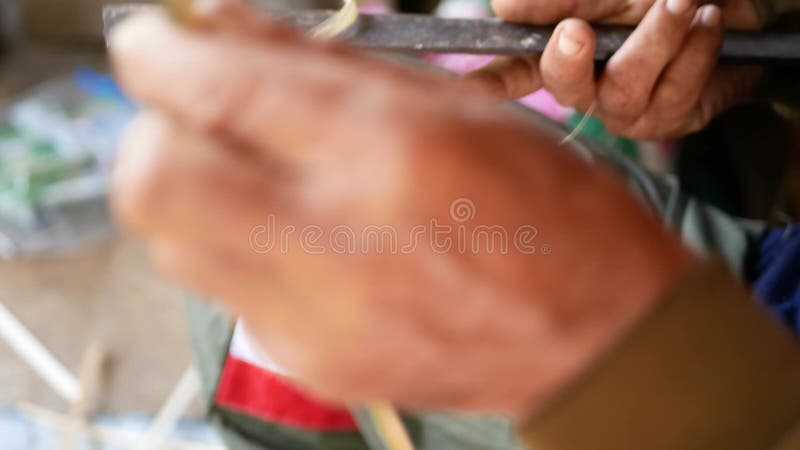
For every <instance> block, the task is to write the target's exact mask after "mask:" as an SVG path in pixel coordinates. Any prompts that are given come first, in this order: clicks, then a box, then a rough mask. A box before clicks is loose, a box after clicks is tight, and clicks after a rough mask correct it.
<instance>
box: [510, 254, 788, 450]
mask: <svg viewBox="0 0 800 450" xmlns="http://www.w3.org/2000/svg"><path fill="white" fill-rule="evenodd" d="M799 376H800V348H799V347H798V345H797V343H796V342H795V341H794V340H793V339H792V338H791V336H789V335H788V333H786V332H785V331H784V330H782V329H781V328H780V327H779V326H778V325H777V324H776V323H774V322H773V321H772V319H771V318H769V317H768V316H767V315H766V314H765V313H764V312H763V311H761V310H760V309H759V308H758V306H757V305H756V303H755V302H753V301H752V300H751V299H750V298H749V295H748V293H747V291H746V290H745V289H744V288H743V287H742V286H741V285H740V284H739V283H738V282H737V281H735V280H734V279H733V277H732V276H731V275H729V274H728V272H727V270H726V269H725V267H724V265H723V264H722V263H721V262H717V261H712V262H706V263H705V264H702V265H700V266H698V267H696V268H694V269H692V270H691V271H690V272H689V273H688V274H687V275H686V276H685V277H684V278H683V280H682V281H681V282H680V283H679V284H678V285H677V286H676V288H675V289H673V290H672V292H670V293H668V294H666V295H665V297H664V300H663V301H662V302H660V304H659V306H658V307H656V308H654V309H653V310H652V311H651V312H650V313H649V314H648V315H647V316H646V318H644V319H643V320H642V321H641V322H640V323H639V324H637V326H636V327H635V328H634V329H633V330H632V331H631V332H630V333H628V334H627V335H626V337H625V339H623V340H621V341H620V342H619V343H618V344H617V345H615V346H614V348H613V349H612V350H610V351H609V352H607V353H606V354H604V355H603V357H602V358H600V359H599V360H598V361H597V362H596V363H595V364H594V365H593V366H592V367H591V369H589V370H587V371H586V372H585V373H583V374H582V375H581V376H580V377H579V379H578V380H577V381H576V382H574V383H572V384H571V385H570V386H569V388H567V389H565V390H564V391H563V392H562V393H560V395H559V396H558V397H557V398H556V399H555V400H554V401H552V402H550V404H549V405H548V406H547V408H546V409H544V410H542V411H539V412H537V413H535V414H534V415H531V416H530V417H529V418H528V419H526V420H525V421H523V423H522V426H521V430H522V435H523V437H524V438H525V439H526V440H527V441H528V442H529V444H531V446H532V448H546V449H548V450H573V449H583V448H593V449H596V450H607V449H608V450H612V449H613V450H634V449H641V448H647V449H650V450H668V449H670V450H671V449H676V448H681V449H723V448H724V449H729V450H733V449H736V450H738V449H755V448H764V449H767V448H771V447H770V445H773V444H774V443H776V442H779V441H780V440H781V437H782V436H784V435H785V434H787V433H789V432H790V430H791V428H792V426H793V425H794V423H795V421H796V420H797V418H798V417H800V392H798V390H797V389H796V379H797V377H799ZM576 430H578V431H577V432H576Z"/></svg>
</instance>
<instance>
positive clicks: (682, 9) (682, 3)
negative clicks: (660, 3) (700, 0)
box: [667, 0, 694, 16]
mask: <svg viewBox="0 0 800 450" xmlns="http://www.w3.org/2000/svg"><path fill="white" fill-rule="evenodd" d="M693 2H694V0H667V11H669V12H671V13H672V14H674V15H676V16H681V15H683V14H686V12H687V11H689V8H691V7H692V3H693Z"/></svg>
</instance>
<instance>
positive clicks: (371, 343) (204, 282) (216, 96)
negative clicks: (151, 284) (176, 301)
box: [111, 14, 694, 414]
mask: <svg viewBox="0 0 800 450" xmlns="http://www.w3.org/2000/svg"><path fill="white" fill-rule="evenodd" d="M242 20H245V19H242ZM251 25H252V24H251ZM251 28H252V29H251V30H250V31H247V32H243V31H241V30H239V31H235V32H232V31H220V30H217V31H214V30H204V31H189V30H185V29H182V28H179V27H176V26H175V25H173V24H172V23H170V21H169V20H167V19H166V18H165V17H162V16H159V15H150V14H147V15H142V16H140V17H136V18H134V19H131V20H130V21H129V22H127V23H125V24H123V25H122V26H121V28H119V29H118V31H117V32H116V33H115V35H114V36H113V39H112V44H111V53H112V58H113V61H114V64H115V68H116V71H117V74H118V78H119V80H120V82H121V83H122V85H123V86H124V88H125V89H126V90H127V91H128V92H129V93H131V94H132V95H133V96H135V97H136V98H138V99H139V100H141V101H142V102H143V103H144V104H146V105H148V106H149V107H150V108H151V112H149V113H146V114H145V115H144V116H143V117H142V118H140V119H139V120H138V121H137V123H136V125H135V126H133V127H132V129H131V131H130V133H129V134H128V136H127V138H126V140H125V142H124V145H123V146H122V149H121V153H120V155H119V161H118V167H117V170H116V173H115V179H114V189H113V206H114V210H115V211H116V213H117V215H118V217H119V218H120V220H121V222H122V223H123V224H124V225H125V226H127V227H128V228H129V229H130V230H132V231H134V232H136V233H137V234H139V235H140V236H141V237H143V238H144V239H145V240H146V241H147V243H148V245H149V247H150V248H151V249H152V253H153V255H154V258H155V261H156V263H157V265H158V266H159V267H160V268H161V269H162V270H163V271H164V272H166V273H167V274H170V275H171V276H173V277H174V278H176V279H178V280H180V281H182V282H183V283H185V285H186V286H188V287H190V288H193V289H196V290H198V291H200V292H203V293H205V294H207V295H210V296H213V297H215V298H217V299H219V300H220V301H222V302H224V303H225V304H227V305H228V306H230V307H231V308H232V309H234V310H235V311H237V312H239V313H241V314H242V315H243V316H244V317H245V318H246V320H247V321H248V322H249V326H250V330H251V331H252V332H253V333H254V335H255V337H256V338H257V340H258V341H259V343H260V344H261V345H262V346H263V348H264V349H265V350H266V352H267V353H268V354H269V355H270V356H271V357H272V358H273V359H275V360H276V361H277V362H278V363H279V364H280V365H282V366H283V367H285V368H286V369H288V370H289V371H290V372H291V373H292V374H294V375H295V376H297V378H298V380H299V381H300V382H302V383H305V384H306V385H307V386H308V387H310V388H311V389H313V390H315V391H316V392H318V393H320V394H322V395H324V396H327V397H330V398H333V399H337V400H342V401H347V402H361V401H367V400H374V399H386V400H390V401H393V402H395V403H397V404H399V405H401V406H405V407H409V408H437V409H442V408H444V409H451V408H459V409H473V410H484V411H485V410H492V411H502V412H507V413H509V414H515V413H520V412H522V411H523V410H525V409H527V408H536V407H538V406H540V405H541V403H542V402H544V401H545V400H546V399H547V398H548V397H550V396H552V395H553V394H554V393H555V392H556V391H557V390H558V389H559V388H560V387H561V386H562V385H563V383H565V382H566V381H567V380H569V379H571V378H572V377H574V376H575V375H576V374H577V373H579V372H580V371H581V370H582V369H583V368H584V367H585V366H586V365H587V364H589V363H590V362H591V361H593V360H594V359H595V358H596V357H597V356H598V354H599V353H601V352H602V351H603V350H604V349H605V348H607V347H608V346H609V345H610V344H611V343H612V342H613V341H614V340H615V339H617V338H618V337H619V336H620V334H621V333H623V332H624V330H625V329H626V328H627V327H628V326H629V325H630V324H631V323H632V322H633V321H634V320H635V319H636V318H637V317H639V316H641V315H642V314H643V313H644V312H645V311H646V310H648V309H649V308H650V307H651V306H652V304H653V302H654V301H655V300H656V299H657V298H658V297H659V295H661V294H662V293H663V292H664V291H665V290H666V289H667V288H668V287H669V286H670V284H671V283H672V282H673V281H674V280H675V279H676V278H677V277H679V276H680V274H681V273H682V272H683V271H684V270H685V269H686V268H687V267H688V266H690V265H691V264H693V261H694V260H693V256H691V255H690V254H689V253H688V252H687V251H686V250H684V249H683V247H682V246H681V245H680V243H679V242H678V240H677V239H676V238H675V237H674V236H672V235H671V234H669V233H668V232H666V231H665V230H663V229H662V227H661V225H660V224H659V222H658V221H657V220H656V219H654V218H653V217H651V216H650V215H649V214H648V213H646V212H645V211H644V210H643V209H642V208H641V207H640V205H639V204H638V202H637V201H636V200H635V199H634V198H632V196H631V195H630V194H629V193H628V192H627V191H626V189H625V188H624V187H623V185H622V184H621V183H619V182H618V181H617V180H616V179H615V178H614V177H613V176H612V175H610V174H609V173H607V172H605V171H603V170H601V169H599V168H596V167H591V166H589V165H588V164H587V163H585V162H584V161H582V160H580V159H579V158H577V157H574V156H573V155H571V154H570V153H569V152H566V151H564V150H563V149H561V148H559V147H558V146H557V144H556V143H555V142H554V140H553V138H552V137H550V136H548V135H546V134H544V133H542V132H540V131H537V130H536V129H534V127H532V126H531V125H530V124H529V123H528V122H527V121H525V120H524V119H522V118H521V117H520V116H517V115H516V113H514V112H512V111H510V110H507V109H506V108H505V107H504V106H503V105H502V103H501V102H498V101H496V99H494V98H491V97H488V96H483V95H477V94H472V93H469V92H464V91H462V90H459V89H457V88H455V87H454V86H452V83H450V82H449V81H448V80H447V79H444V78H439V77H438V75H429V74H420V73H417V72H412V71H410V70H406V69H404V68H400V67H396V66H394V65H391V64H388V63H386V62H382V61H376V60H372V59H369V58H365V57H362V56H360V55H358V54H357V53H355V52H351V51H350V50H348V49H346V48H343V47H340V46H338V45H335V44H324V45H323V44H318V43H312V42H310V41H308V40H306V39H305V38H303V37H300V36H297V35H295V34H293V33H290V32H287V31H285V30H282V29H277V28H274V27H273V26H271V25H268V24H263V23H262V24H261V25H257V26H256V25H253V26H251ZM458 199H469V201H466V200H461V201H458ZM454 202H455V203H454ZM462 208H466V210H462ZM451 209H452V211H451ZM473 214H474V217H472V215H473ZM376 226H377V227H380V229H379V231H376V232H372V231H368V230H375V227H376ZM482 226H485V227H484V228H481V227H482ZM490 226H491V228H488V227H490ZM533 227H535V228H533ZM448 230H449V231H448ZM460 230H463V231H460ZM462 233H463V235H462ZM490 234H491V237H489V235H490ZM476 236H477V237H476ZM487 237H489V240H491V241H492V242H493V243H494V244H495V245H496V247H495V248H494V249H493V250H492V249H489V248H488V247H487V246H488V245H489V240H487ZM473 238H474V239H473ZM448 242H449V244H448ZM503 242H506V244H505V245H506V249H507V250H506V251H505V252H504V251H502V249H503ZM545 244H547V245H549V246H551V247H550V249H551V251H550V252H549V254H546V253H548V252H546V251H544V247H543V245H545ZM381 245H384V247H381ZM531 251H532V252H533V253H531ZM633 273H635V274H636V275H635V276H633V275H632V274H633Z"/></svg>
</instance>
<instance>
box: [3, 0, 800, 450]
mask: <svg viewBox="0 0 800 450" xmlns="http://www.w3.org/2000/svg"><path fill="white" fill-rule="evenodd" d="M109 3H122V2H119V1H117V0H0V338H2V339H0V450H18V449H19V450H29V449H52V448H106V447H89V445H88V443H86V442H83V441H81V440H80V439H77V440H73V439H71V438H70V437H69V436H70V427H74V425H75V423H79V422H80V420H82V418H83V417H87V416H91V417H92V418H93V421H94V420H96V421H97V422H96V423H100V424H107V425H109V426H112V427H113V428H114V429H115V430H120V429H122V430H132V431H142V430H147V429H148V428H150V427H152V426H153V422H152V418H153V417H154V416H156V415H157V414H158V413H159V411H161V412H162V413H163V409H162V407H163V405H164V404H165V402H166V403H169V402H167V400H168V399H169V398H170V395H171V394H174V395H172V398H173V400H175V398H176V396H177V402H178V403H179V404H180V403H183V404H188V410H187V414H186V415H185V417H184V419H183V420H181V421H180V422H179V424H178V425H177V428H175V431H174V432H173V436H174V437H175V438H176V439H184V440H186V441H187V442H196V443H202V444H204V445H207V446H206V447H181V448H198V449H199V448H219V441H218V440H217V438H216V437H215V436H214V433H213V432H212V431H211V430H210V429H209V428H208V427H207V426H206V425H205V424H204V423H203V422H202V408H201V407H200V405H199V404H198V403H197V400H191V402H189V401H188V400H187V399H192V398H193V397H192V396H191V395H189V396H186V395H183V394H182V392H183V393H184V394H185V393H186V392H191V391H193V390H196V386H195V384H196V382H195V381H196V380H195V381H193V380H192V377H188V378H187V376H186V374H187V373H188V372H187V368H189V367H190V365H191V350H190V343H189V338H188V333H187V326H186V319H185V317H184V313H185V311H184V293H182V292H181V290H180V289H179V288H177V287H176V286H173V285H172V284H170V283H169V282H167V281H165V280H163V279H162V278H160V277H159V276H158V275H157V274H156V273H154V271H153V270H152V269H151V267H150V266H149V264H148V263H147V261H146V254H145V252H144V251H143V249H142V248H141V247H140V246H139V245H137V244H136V243H135V242H133V241H131V240H129V239H127V238H125V237H123V236H121V235H120V234H119V233H118V232H117V230H116V229H115V227H114V224H113V222H112V221H111V219H110V217H109V214H108V210H107V207H106V191H107V181H108V176H109V170H110V168H111V166H112V164H113V159H114V151H115V148H116V145H117V142H118V140H119V138H120V134H121V133H122V131H123V129H124V127H125V124H126V123H127V122H128V121H129V120H130V119H131V118H132V117H133V115H134V114H135V113H136V111H137V106H136V105H135V104H134V103H133V102H131V101H130V100H129V99H127V98H126V97H125V96H124V94H123V93H122V92H120V91H119V89H118V88H117V86H116V84H115V83H114V81H113V79H112V78H111V77H110V76H109V67H108V65H107V61H106V56H105V44H104V40H103V36H102V30H103V26H102V20H101V17H102V15H101V10H102V6H103V5H104V4H109ZM262 3H265V4H267V6H269V7H296V8H297V7H333V6H335V5H336V4H337V2H336V1H333V0H331V1H324V0H262ZM362 6H363V7H364V8H366V9H371V10H372V11H373V12H380V11H386V10H389V9H392V8H394V9H398V10H402V11H407V12H431V11H434V10H435V11H436V12H437V13H438V14H442V15H451V16H467V17H480V16H487V15H490V14H491V12H490V9H489V6H488V1H487V0H449V1H445V2H437V1H434V0H397V1H396V2H393V3H389V2H388V1H387V2H382V1H376V2H371V3H365V4H363V5H362ZM489 59H490V58H486V57H469V56H464V55H438V56H435V57H429V58H427V60H428V61H429V62H431V63H435V64H438V65H441V66H443V67H445V68H447V69H450V70H453V71H456V72H463V71H467V70H471V69H474V68H476V67H479V66H480V65H482V64H485V63H486V62H487V61H488V60H489ZM522 101H523V103H525V104H526V105H528V106H530V107H533V108H535V109H537V110H539V111H541V112H542V113H544V114H546V115H548V116H550V117H551V118H553V119H554V120H557V121H561V122H564V123H566V124H568V125H570V124H571V125H574V124H576V123H577V122H578V121H580V119H581V115H580V114H578V113H575V112H574V111H571V110H567V109H564V108H561V107H560V106H559V105H558V104H557V103H555V101H554V100H553V99H552V97H550V96H549V95H548V94H547V93H546V92H539V93H537V94H534V95H533V96H530V97H528V98H526V99H523V100H522ZM763 108H765V107H764V106H753V107H745V108H739V109H737V110H736V111H733V112H731V113H729V114H726V115H724V116H723V117H721V118H720V119H718V120H717V121H715V122H714V124H712V126H711V127H710V128H709V130H706V131H704V132H703V133H699V134H697V135H695V136H692V137H690V138H689V139H687V140H686V141H685V142H684V143H682V144H678V143H661V142H660V143H653V142H632V141H628V140H624V139H619V138H617V137H614V136H611V135H609V134H608V133H607V132H606V131H605V129H604V127H603V125H602V123H599V122H598V121H596V120H592V121H590V123H589V125H588V126H587V127H586V129H585V131H584V135H585V136H587V137H588V138H590V139H594V140H596V141H597V142H599V143H600V144H601V145H607V146H610V147H613V148H615V149H617V150H618V151H620V152H622V153H624V154H625V155H627V156H629V157H630V158H632V159H634V160H636V161H639V162H640V163H641V164H643V165H645V166H647V167H649V168H650V169H652V170H655V171H660V172H674V173H676V174H678V175H679V176H680V178H681V179H682V181H683V182H684V184H685V186H686V187H687V189H688V190H690V192H692V193H694V194H695V195H698V196H700V197H701V198H704V199H706V200H708V201H710V202H712V203H714V204H717V205H718V206H720V207H721V208H723V209H725V210H727V211H728V212H730V213H733V214H737V215H740V216H747V217H754V218H759V219H768V220H771V221H773V222H776V223H780V222H781V221H784V220H791V217H792V216H793V215H794V213H795V212H796V211H797V210H798V209H800V207H798V205H800V201H798V199H797V198H796V196H792V195H791V193H793V192H794V193H796V192H800V190H798V189H797V186H798V185H800V182H798V180H800V176H798V174H800V163H798V161H797V160H798V158H797V157H796V155H797V154H798V152H795V153H794V155H795V156H792V153H791V152H790V151H788V150H787V151H786V152H783V151H772V152H767V151H764V152H754V151H753V148H757V149H767V148H771V149H781V148H787V149H788V148H791V146H790V145H786V142H787V141H794V142H796V141H797V140H798V139H797V134H796V131H792V130H791V129H789V128H788V127H787V126H786V125H785V124H784V122H782V121H781V120H779V118H778V117H777V116H776V115H775V114H774V113H772V112H771V111H769V112H767V113H765V112H764V110H763ZM766 108H768V107H766ZM754 120H757V121H759V122H760V129H763V130H764V133H763V135H761V136H750V135H749V133H743V132H742V131H741V130H742V127H740V126H737V124H741V123H749V124H750V126H749V127H744V129H747V130H750V129H753V121H754ZM753 168H757V169H758V170H753ZM792 173H794V176H787V174H788V175H791V174H792ZM787 218H788V219H787ZM181 382H182V383H181ZM81 384H85V385H87V386H88V388H89V389H88V390H85V391H86V392H91V393H92V395H91V398H88V399H86V398H85V399H80V398H75V392H76V390H78V389H79V388H80V385H81ZM187 386H188V388H187ZM176 387H177V390H176ZM182 388H185V389H183V390H182ZM182 396H183V397H185V398H183V399H181V398H180V397H182ZM181 400H183V401H182V402H181ZM187 402H188V403H187ZM182 406H186V405H182ZM162 418H163V417H162ZM168 418H169V417H167V419H168ZM73 441H74V442H73ZM73 444H74V446H73ZM108 448H111V447H108ZM115 448H116V447H115Z"/></svg>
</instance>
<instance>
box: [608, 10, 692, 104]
mask: <svg viewBox="0 0 800 450" xmlns="http://www.w3.org/2000/svg"><path fill="white" fill-rule="evenodd" d="M695 10H696V8H695V6H694V3H693V0H658V2H657V3H656V4H654V5H653V7H652V8H651V9H650V11H648V13H647V15H646V16H645V17H644V19H643V20H642V22H641V24H639V26H638V27H637V28H636V30H635V31H634V32H633V33H632V34H631V36H630V37H629V38H628V40H627V41H626V42H625V43H624V44H623V45H622V47H621V48H620V49H619V51H617V53H615V54H614V56H613V57H611V59H610V60H609V61H608V64H607V65H606V69H605V72H604V74H603V77H602V78H601V80H600V82H599V87H598V92H597V100H598V110H599V111H600V113H601V114H603V115H609V116H613V117H618V118H623V119H630V120H633V119H634V118H636V117H639V116H641V115H642V113H643V112H644V111H645V109H646V108H647V105H648V103H649V102H650V94H651V92H652V91H653V88H654V86H655V84H656V82H657V81H658V79H659V77H660V76H661V73H662V72H663V71H664V69H665V67H666V66H667V65H668V64H669V63H670V61H672V59H673V58H675V56H676V55H677V53H678V51H679V50H680V49H681V47H682V45H683V42H684V40H685V37H686V35H687V33H688V31H689V27H690V25H691V22H692V18H693V17H694V13H695Z"/></svg>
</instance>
